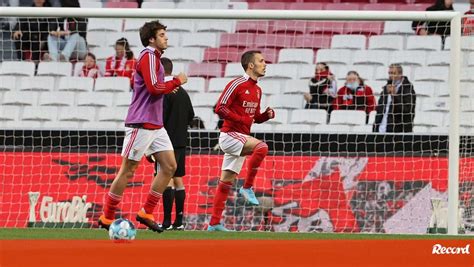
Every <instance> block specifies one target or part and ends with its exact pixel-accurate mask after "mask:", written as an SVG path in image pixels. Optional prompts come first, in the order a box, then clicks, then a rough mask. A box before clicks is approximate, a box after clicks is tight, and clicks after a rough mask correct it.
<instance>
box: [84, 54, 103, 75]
mask: <svg viewBox="0 0 474 267" xmlns="http://www.w3.org/2000/svg"><path fill="white" fill-rule="evenodd" d="M101 76H102V74H101V73H100V70H99V67H98V66H97V63H96V58H95V55H94V54H92V53H87V56H86V59H85V60H84V66H82V70H81V72H80V73H79V77H89V78H94V79H97V78H98V77H101Z"/></svg>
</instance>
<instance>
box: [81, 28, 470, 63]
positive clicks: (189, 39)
mask: <svg viewBox="0 0 474 267" xmlns="http://www.w3.org/2000/svg"><path fill="white" fill-rule="evenodd" d="M168 37H169V43H168V45H169V47H171V48H180V47H185V48H188V47H197V48H214V49H206V52H205V53H204V54H205V55H206V54H207V53H210V51H214V52H213V53H219V54H220V58H222V59H221V60H223V61H235V60H233V59H234V57H232V56H234V55H233V53H239V52H240V51H241V50H243V49H249V48H273V49H282V48H307V49H312V50H317V49H320V48H331V49H351V50H365V49H369V50H387V51H398V50H421V51H440V50H442V42H441V37H440V36H436V35H431V36H408V37H405V36H403V35H375V36H371V37H369V38H367V37H366V36H365V35H360V34H336V35H281V34H256V33H209V32H200V33H179V32H170V33H168ZM119 38H127V40H128V42H129V45H130V47H131V48H135V49H138V50H140V49H142V48H143V45H142V44H141V41H140V38H139V34H138V33H137V32H96V31H92V32H88V35H87V41H88V46H89V48H104V50H105V51H106V53H107V55H110V54H111V51H112V50H111V49H112V48H113V47H114V46H115V41H116V40H118V39H119ZM448 43H449V44H448ZM448 43H446V46H447V47H446V48H447V50H449V47H450V39H448ZM107 48H109V49H107ZM231 48H233V49H231ZM462 49H463V50H464V51H474V36H465V37H463V38H462ZM138 50H136V51H138ZM208 51H209V52H208ZM96 54H97V52H96ZM107 55H104V56H107ZM226 56H227V57H229V56H231V58H230V59H227V58H226ZM99 58H101V57H100V55H99Z"/></svg>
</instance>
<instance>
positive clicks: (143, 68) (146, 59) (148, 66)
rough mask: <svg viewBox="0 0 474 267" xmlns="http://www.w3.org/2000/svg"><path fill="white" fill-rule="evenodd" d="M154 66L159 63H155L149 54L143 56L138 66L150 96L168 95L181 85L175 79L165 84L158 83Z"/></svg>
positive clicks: (154, 59) (179, 81)
mask: <svg viewBox="0 0 474 267" xmlns="http://www.w3.org/2000/svg"><path fill="white" fill-rule="evenodd" d="M156 64H160V63H159V61H158V62H157V60H156V58H155V56H154V55H153V54H151V53H146V54H145V55H143V57H142V59H141V60H140V63H139V66H138V68H139V71H140V73H141V75H142V77H143V80H144V81H145V85H146V88H147V89H148V92H149V93H150V94H152V95H162V94H169V93H171V92H173V90H174V89H176V88H177V87H179V86H180V85H181V84H182V82H181V80H180V79H178V78H177V77H175V78H173V80H170V81H167V82H160V81H159V80H158V73H157V72H156Z"/></svg>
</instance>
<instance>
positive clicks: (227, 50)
mask: <svg viewBox="0 0 474 267" xmlns="http://www.w3.org/2000/svg"><path fill="white" fill-rule="evenodd" d="M242 50H243V49H239V48H234V47H219V48H206V50H204V59H203V61H204V62H217V63H227V62H240V56H241V55H242Z"/></svg>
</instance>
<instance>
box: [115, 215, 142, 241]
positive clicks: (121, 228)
mask: <svg viewBox="0 0 474 267" xmlns="http://www.w3.org/2000/svg"><path fill="white" fill-rule="evenodd" d="M136 235H137V230H136V229H135V226H134V225H133V223H132V222H131V221H129V220H127V219H122V218H121V219H117V220H115V221H114V222H113V223H112V224H111V225H110V228H109V237H110V239H111V240H116V241H131V240H134V239H135V236H136Z"/></svg>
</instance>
